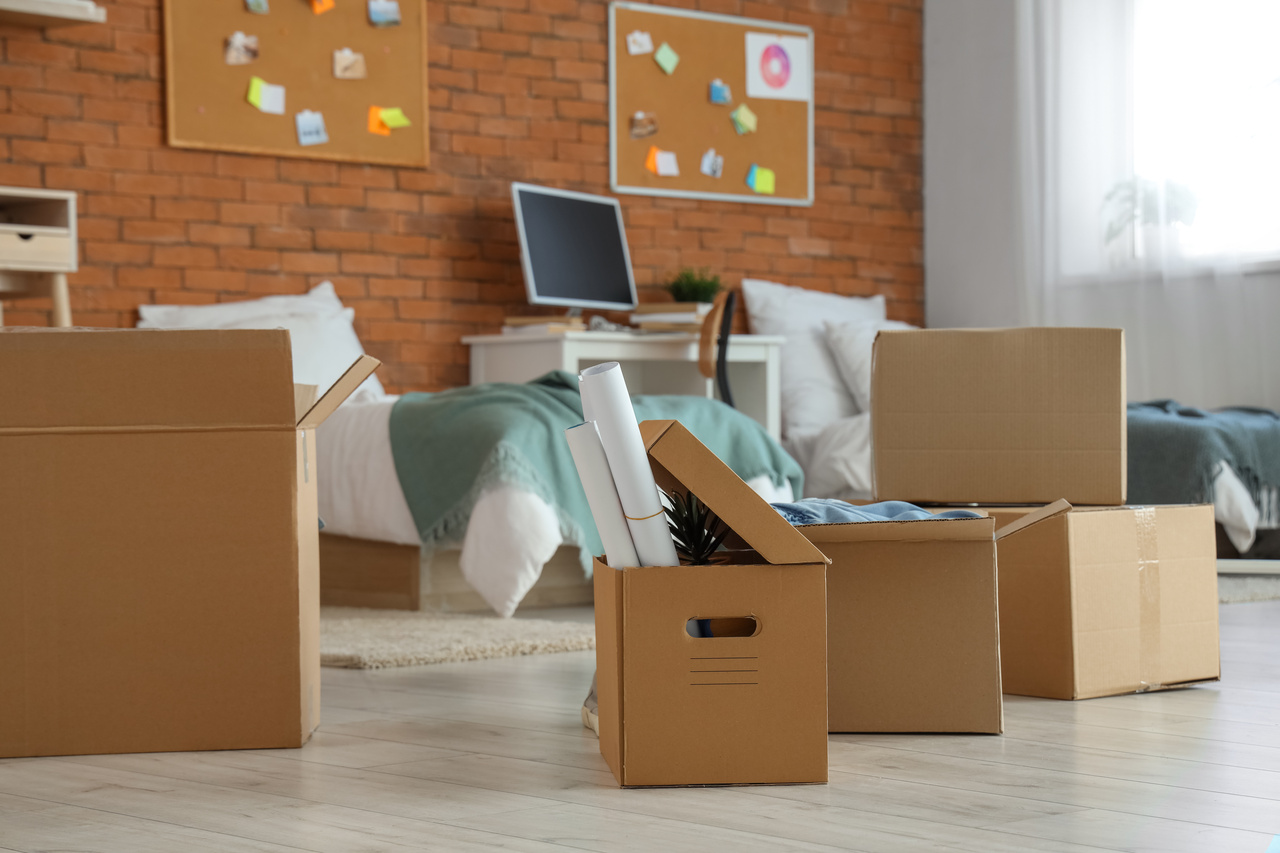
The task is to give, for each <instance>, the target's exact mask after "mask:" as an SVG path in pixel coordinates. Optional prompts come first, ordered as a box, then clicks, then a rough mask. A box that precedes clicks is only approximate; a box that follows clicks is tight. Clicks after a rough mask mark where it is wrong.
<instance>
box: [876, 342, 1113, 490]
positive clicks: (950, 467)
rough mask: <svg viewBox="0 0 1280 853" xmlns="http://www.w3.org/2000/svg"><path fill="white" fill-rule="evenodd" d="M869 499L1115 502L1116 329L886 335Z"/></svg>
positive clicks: (879, 354)
mask: <svg viewBox="0 0 1280 853" xmlns="http://www.w3.org/2000/svg"><path fill="white" fill-rule="evenodd" d="M871 388H872V398H873V400H874V403H873V405H872V408H871V422H872V448H873V463H874V476H875V493H876V496H877V497H878V498H879V499H881V500H904V501H912V502H915V503H921V502H931V503H1031V504H1045V503H1048V502H1049V501H1053V500H1057V499H1058V498H1066V499H1067V500H1069V501H1071V502H1072V503H1076V504H1097V505H1104V506H1110V505H1119V504H1123V503H1124V499H1125V489H1126V481H1127V476H1128V468H1127V465H1128V462H1127V458H1126V442H1127V437H1128V428H1127V421H1126V414H1125V356H1124V331H1123V330H1121V329H1067V328H1043V329H926V330H922V331H885V332H881V333H880V334H879V336H877V338H876V343H875V350H874V354H873V367H872V381H871Z"/></svg>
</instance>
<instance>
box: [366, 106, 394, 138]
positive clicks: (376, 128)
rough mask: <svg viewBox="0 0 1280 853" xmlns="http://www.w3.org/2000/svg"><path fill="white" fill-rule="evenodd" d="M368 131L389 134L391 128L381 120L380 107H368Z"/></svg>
mask: <svg viewBox="0 0 1280 853" xmlns="http://www.w3.org/2000/svg"><path fill="white" fill-rule="evenodd" d="M369 132H370V133H376V134H378V135H379V136H390V135H391V128H389V127H387V124H386V122H384V121H383V120H382V107H369Z"/></svg>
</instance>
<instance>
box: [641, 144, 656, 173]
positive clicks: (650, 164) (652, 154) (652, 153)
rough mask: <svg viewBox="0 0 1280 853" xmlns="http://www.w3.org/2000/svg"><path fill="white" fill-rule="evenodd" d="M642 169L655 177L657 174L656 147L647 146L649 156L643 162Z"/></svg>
mask: <svg viewBox="0 0 1280 853" xmlns="http://www.w3.org/2000/svg"><path fill="white" fill-rule="evenodd" d="M644 167H645V168H646V169H648V170H649V171H650V172H653V173H654V174H655V175H656V174H658V146H656V145H650V146H649V156H648V157H646V158H645V160H644Z"/></svg>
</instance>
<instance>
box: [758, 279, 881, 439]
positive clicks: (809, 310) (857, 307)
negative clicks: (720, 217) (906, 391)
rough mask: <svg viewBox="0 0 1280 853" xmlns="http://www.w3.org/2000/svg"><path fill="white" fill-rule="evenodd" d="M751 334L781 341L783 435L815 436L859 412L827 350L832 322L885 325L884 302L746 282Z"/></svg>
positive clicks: (876, 298) (759, 281)
mask: <svg viewBox="0 0 1280 853" xmlns="http://www.w3.org/2000/svg"><path fill="white" fill-rule="evenodd" d="M742 293H743V296H744V297H746V301H747V314H748V316H749V317H750V318H751V331H753V332H755V333H756V334H758V335H782V336H784V337H785V338H786V342H785V343H784V344H783V346H782V429H783V433H784V434H786V435H793V436H794V435H801V434H804V433H809V432H816V431H818V430H820V429H822V428H823V427H825V426H826V425H827V424H829V423H831V422H832V421H835V420H838V419H840V418H843V417H848V416H850V415H855V414H857V412H858V408H857V406H856V405H855V404H854V402H853V396H852V395H851V394H850V393H849V391H848V389H847V388H845V385H844V382H843V381H841V379H840V374H839V373H838V372H837V370H836V365H835V360H834V359H833V358H832V357H831V351H830V349H829V348H828V346H827V341H826V336H825V335H824V334H823V329H822V324H823V323H824V322H826V321H828V320H845V321H852V320H883V319H884V297H883V296H871V297H859V296H837V295H835V294H833V293H822V292H819V291H816V290H806V289H805V288H802V287H787V286H786V285H783V284H775V283H774V282H770V281H761V280H759V279H751V278H744V279H743V280H742Z"/></svg>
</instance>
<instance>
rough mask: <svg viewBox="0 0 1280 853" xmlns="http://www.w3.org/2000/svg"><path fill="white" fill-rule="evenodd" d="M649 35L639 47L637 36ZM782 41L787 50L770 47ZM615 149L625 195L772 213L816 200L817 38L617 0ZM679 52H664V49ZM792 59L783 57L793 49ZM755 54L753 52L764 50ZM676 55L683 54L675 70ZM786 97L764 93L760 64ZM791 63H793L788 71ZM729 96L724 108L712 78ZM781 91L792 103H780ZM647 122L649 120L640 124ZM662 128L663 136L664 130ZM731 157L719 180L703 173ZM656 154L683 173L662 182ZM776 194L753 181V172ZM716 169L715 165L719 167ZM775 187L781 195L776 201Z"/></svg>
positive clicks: (617, 181)
mask: <svg viewBox="0 0 1280 853" xmlns="http://www.w3.org/2000/svg"><path fill="white" fill-rule="evenodd" d="M637 33H639V34H645V33H647V34H648V39H647V40H646V39H644V38H643V37H640V38H639V41H638V42H634V41H633V42H630V43H629V36H634V34H637ZM772 43H777V44H778V47H766V48H765V50H766V51H772V52H773V53H772V54H770V53H761V52H760V46H761V45H762V44H772ZM609 44H610V50H609V114H610V117H609V147H610V152H609V153H610V159H609V169H610V179H611V184H612V188H613V191H614V192H617V193H634V194H639V195H655V196H670V197H677V198H704V199H713V200H719V201H735V202H755V203H761V204H786V205H802V206H804V205H811V204H812V203H813V55H814V53H813V30H812V29H810V28H809V27H801V26H795V25H791V24H782V23H778V22H775V21H763V20H757V19H753V18H741V17H734V16H729V15H717V14H710V13H705V12H694V11H689V10H686V9H674V8H668V7H662V6H651V5H647V4H641V3H632V2H626V1H625V0H615V2H613V3H611V4H610V6H609ZM664 45H665V46H666V47H668V48H669V49H670V51H669V52H668V51H664V50H663V46H664ZM784 47H785V48H786V50H788V51H789V57H788V54H787V53H784V52H782V50H781V49H782V48H784ZM753 50H754V52H753ZM671 53H674V54H675V55H676V56H677V57H678V62H677V63H676V64H675V67H674V69H673V70H672V71H671V73H669V74H668V73H667V72H666V70H665V69H664V67H663V62H666V63H667V64H668V65H669V64H670V58H671ZM770 55H776V56H781V58H782V63H783V64H782V67H781V71H782V72H783V75H782V76H779V75H778V73H777V72H778V71H779V67H778V63H777V61H776V60H774V64H773V68H772V69H770V68H765V69H764V71H765V78H766V79H768V81H769V82H770V83H771V84H776V83H779V81H781V83H782V84H785V85H784V87H783V89H782V90H770V91H768V92H767V93H766V94H767V95H768V96H752V93H751V92H749V87H748V77H749V76H753V86H754V89H753V91H754V92H755V93H756V94H757V95H759V94H760V93H761V92H762V83H761V79H762V78H761V76H760V73H759V69H761V68H762V64H761V59H762V57H764V58H765V61H768V57H769V56H770ZM788 58H789V62H788ZM715 80H719V81H720V82H721V83H723V84H724V85H725V86H727V87H728V90H729V91H728V98H727V99H725V98H724V95H723V93H721V94H720V96H719V97H720V99H721V100H722V101H723V102H722V103H715V102H713V100H712V97H711V84H712V81H715ZM780 93H781V94H780ZM744 104H745V105H746V107H747V108H748V110H749V111H750V113H751V114H754V116H755V130H754V131H749V132H747V133H739V132H738V129H737V126H736V125H735V122H734V121H733V120H732V119H731V115H732V114H733V113H734V112H735V111H736V110H737V109H738V108H739V107H740V106H741V105H744ZM637 114H639V115H637ZM654 125H656V129H654ZM711 148H714V149H715V155H716V156H720V157H723V162H722V164H721V166H720V169H719V177H713V176H712V175H708V174H704V173H703V172H702V171H701V167H702V165H703V158H704V156H705V155H706V152H707V151H708V149H711ZM654 149H657V150H658V151H659V152H669V154H671V155H674V166H675V167H677V168H678V171H679V174H678V175H673V174H669V172H670V171H671V166H672V165H673V163H672V159H673V158H672V157H670V156H668V157H667V159H666V162H665V165H666V169H665V171H666V172H667V173H668V174H659V169H660V167H661V165H662V164H659V163H657V162H656V161H655V158H654V156H653V155H654ZM753 165H755V166H756V167H757V168H758V169H763V170H768V172H770V173H771V175H770V177H769V182H770V184H771V185H770V186H764V185H762V184H760V183H759V182H758V180H757V183H756V184H755V185H754V186H753V185H749V184H748V176H749V175H752V177H753V178H755V176H756V175H758V174H760V173H759V172H757V173H751V167H752V166H753ZM712 171H713V172H714V171H715V169H714V166H713V168H712ZM770 190H771V192H770Z"/></svg>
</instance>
